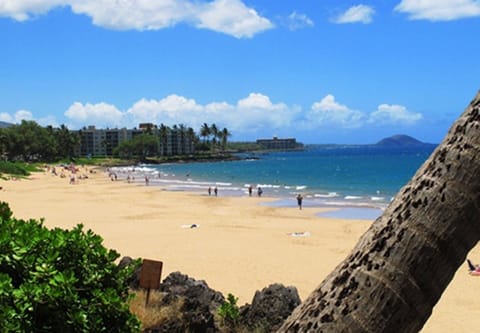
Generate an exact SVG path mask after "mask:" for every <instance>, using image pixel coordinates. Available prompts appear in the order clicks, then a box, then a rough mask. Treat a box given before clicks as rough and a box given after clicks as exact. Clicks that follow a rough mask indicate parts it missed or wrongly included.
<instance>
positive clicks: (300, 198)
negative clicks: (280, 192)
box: [297, 193, 303, 209]
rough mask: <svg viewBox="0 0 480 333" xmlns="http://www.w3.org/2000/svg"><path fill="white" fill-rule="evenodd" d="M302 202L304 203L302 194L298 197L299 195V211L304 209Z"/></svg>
mask: <svg viewBox="0 0 480 333" xmlns="http://www.w3.org/2000/svg"><path fill="white" fill-rule="evenodd" d="M302 201H303V197H302V195H301V194H300V193H298V195H297V204H298V209H302Z"/></svg>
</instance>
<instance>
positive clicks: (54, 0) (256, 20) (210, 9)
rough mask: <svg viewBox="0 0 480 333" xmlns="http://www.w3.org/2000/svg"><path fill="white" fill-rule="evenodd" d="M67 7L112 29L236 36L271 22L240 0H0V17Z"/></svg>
mask: <svg viewBox="0 0 480 333" xmlns="http://www.w3.org/2000/svg"><path fill="white" fill-rule="evenodd" d="M59 6H69V7H70V8H71V10H72V11H73V12H74V13H76V14H82V15H87V16H90V17H91V18H92V22H93V24H95V25H98V26H101V27H105V28H108V29H116V30H130V29H136V30H156V29H162V28H166V27H171V26H174V25H175V24H177V23H180V22H183V23H188V24H190V25H192V26H195V27H197V28H203V29H210V30H214V31H217V32H221V33H225V34H228V35H231V36H234V37H237V38H249V37H252V36H254V35H255V34H257V33H260V32H263V31H265V30H268V29H271V28H273V23H272V22H271V21H270V20H268V19H267V18H265V17H262V16H261V15H260V14H259V13H258V12H257V11H256V10H255V9H253V8H251V7H248V6H247V5H245V4H244V3H243V2H242V1H241V0H213V1H205V0H204V1H194V0H117V1H112V0H22V1H19V0H0V16H7V17H12V18H13V19H15V20H19V21H24V20H27V19H29V18H30V17H32V16H35V15H41V14H45V13H47V12H48V11H49V10H51V9H53V8H56V7H59Z"/></svg>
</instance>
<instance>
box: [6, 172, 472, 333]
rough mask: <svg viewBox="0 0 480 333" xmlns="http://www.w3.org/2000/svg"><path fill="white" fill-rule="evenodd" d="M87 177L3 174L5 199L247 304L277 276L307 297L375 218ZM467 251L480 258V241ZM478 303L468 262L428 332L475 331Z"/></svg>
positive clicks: (21, 212)
mask: <svg viewBox="0 0 480 333" xmlns="http://www.w3.org/2000/svg"><path fill="white" fill-rule="evenodd" d="M88 175H89V178H88V179H85V180H77V181H76V184H74V185H70V184H69V179H68V177H67V178H60V177H58V176H53V175H52V174H51V173H47V172H41V173H35V174H34V175H33V176H31V177H30V178H28V179H22V180H16V181H15V180H8V181H5V180H0V186H1V187H2V190H0V200H1V201H6V202H8V203H9V205H10V207H11V209H12V211H13V212H14V215H15V217H17V218H23V219H28V218H36V219H38V218H45V222H44V223H45V225H46V226H47V227H61V228H67V229H70V228H72V227H73V226H74V225H76V224H78V223H82V224H83V225H85V229H92V230H93V231H94V232H95V233H97V234H99V235H101V236H102V237H103V239H104V245H105V246H106V247H108V248H112V249H115V250H117V251H118V252H119V253H120V254H121V256H130V257H134V258H138V257H141V258H147V259H155V260H161V261H163V272H162V278H164V277H166V276H167V275H168V274H169V273H171V272H174V271H180V272H182V273H183V274H187V275H189V276H190V277H192V278H195V279H197V280H205V281H206V282H207V283H208V285H209V286H210V287H211V288H213V289H215V290H219V291H221V292H222V293H223V294H224V295H226V294H228V293H232V294H234V295H235V296H237V297H239V304H244V303H247V302H248V303H250V302H251V300H252V298H253V295H254V293H255V291H256V290H261V289H262V288H264V287H266V286H268V285H270V284H272V283H282V284H284V285H286V286H295V287H297V289H298V292H299V294H300V297H301V298H302V299H305V298H306V296H307V295H308V294H309V293H310V292H311V291H313V290H314V289H315V287H317V285H318V284H319V283H320V282H321V281H322V280H323V278H324V277H325V276H326V275H327V274H328V273H329V272H330V271H332V270H333V268H334V267H335V266H336V265H337V264H338V263H340V262H341V261H342V260H343V259H344V258H345V257H346V256H347V254H348V253H349V252H350V250H351V249H352V248H353V246H354V245H355V244H356V242H357V240H358V238H359V237H360V235H361V234H362V233H364V232H365V231H366V230H367V228H368V226H369V225H370V224H371V222H372V221H365V220H343V219H330V218H323V217H322V218H320V217H318V216H316V214H317V213H318V212H319V211H320V208H304V209H303V210H299V209H297V208H281V207H269V206H263V205H260V202H262V201H268V200H272V199H269V198H258V197H221V193H220V196H219V197H209V196H207V195H204V194H203V193H188V192H171V191H165V190H162V189H161V188H159V187H154V186H145V185H144V184H138V183H136V184H127V182H126V181H123V180H118V181H111V180H110V179H109V178H108V176H107V175H106V173H104V172H103V171H98V172H97V173H95V174H90V173H89V174H88ZM292 200H294V198H292ZM192 224H195V225H197V227H196V228H189V227H188V226H190V225H192ZM469 257H471V259H472V260H473V261H480V247H479V246H477V247H476V248H474V249H473V250H472V252H471V253H470V255H469ZM476 259H478V260H476ZM479 309H480V277H473V276H470V275H468V274H467V266H466V265H464V266H462V267H460V268H459V270H458V272H457V274H456V275H455V277H454V279H453V281H452V283H451V284H450V286H449V287H448V288H447V290H446V291H445V293H444V295H443V296H442V298H441V300H440V302H439V303H438V304H437V306H436V307H435V309H434V311H433V314H432V316H431V318H430V319H429V321H428V322H427V324H426V325H425V327H424V329H423V330H422V332H449V333H451V332H473V331H474V330H476V329H477V328H478V327H479V325H480V316H478V310H479Z"/></svg>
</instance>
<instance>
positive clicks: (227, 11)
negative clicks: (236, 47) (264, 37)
mask: <svg viewBox="0 0 480 333" xmlns="http://www.w3.org/2000/svg"><path fill="white" fill-rule="evenodd" d="M193 19H194V21H196V26H197V27H199V28H206V29H210V30H214V31H219V32H223V33H225V34H228V35H232V36H234V37H237V38H243V37H252V36H253V35H255V34H256V33H258V32H261V31H264V30H267V29H270V28H272V27H273V24H272V23H271V22H270V21H269V20H268V19H266V18H264V17H261V16H260V15H259V14H258V13H257V12H256V11H255V10H254V9H253V8H249V7H247V6H246V5H245V4H244V3H243V2H242V1H240V0H215V1H212V2H209V3H207V4H204V5H201V6H199V7H198V8H195V10H194V15H193Z"/></svg>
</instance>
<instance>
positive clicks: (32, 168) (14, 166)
mask: <svg viewBox="0 0 480 333" xmlns="http://www.w3.org/2000/svg"><path fill="white" fill-rule="evenodd" d="M36 171H41V169H40V168H39V167H38V166H37V165H36V164H30V163H23V162H9V161H0V175H1V176H2V177H3V175H4V174H7V175H13V176H19V177H26V176H29V175H30V173H32V172H36Z"/></svg>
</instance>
